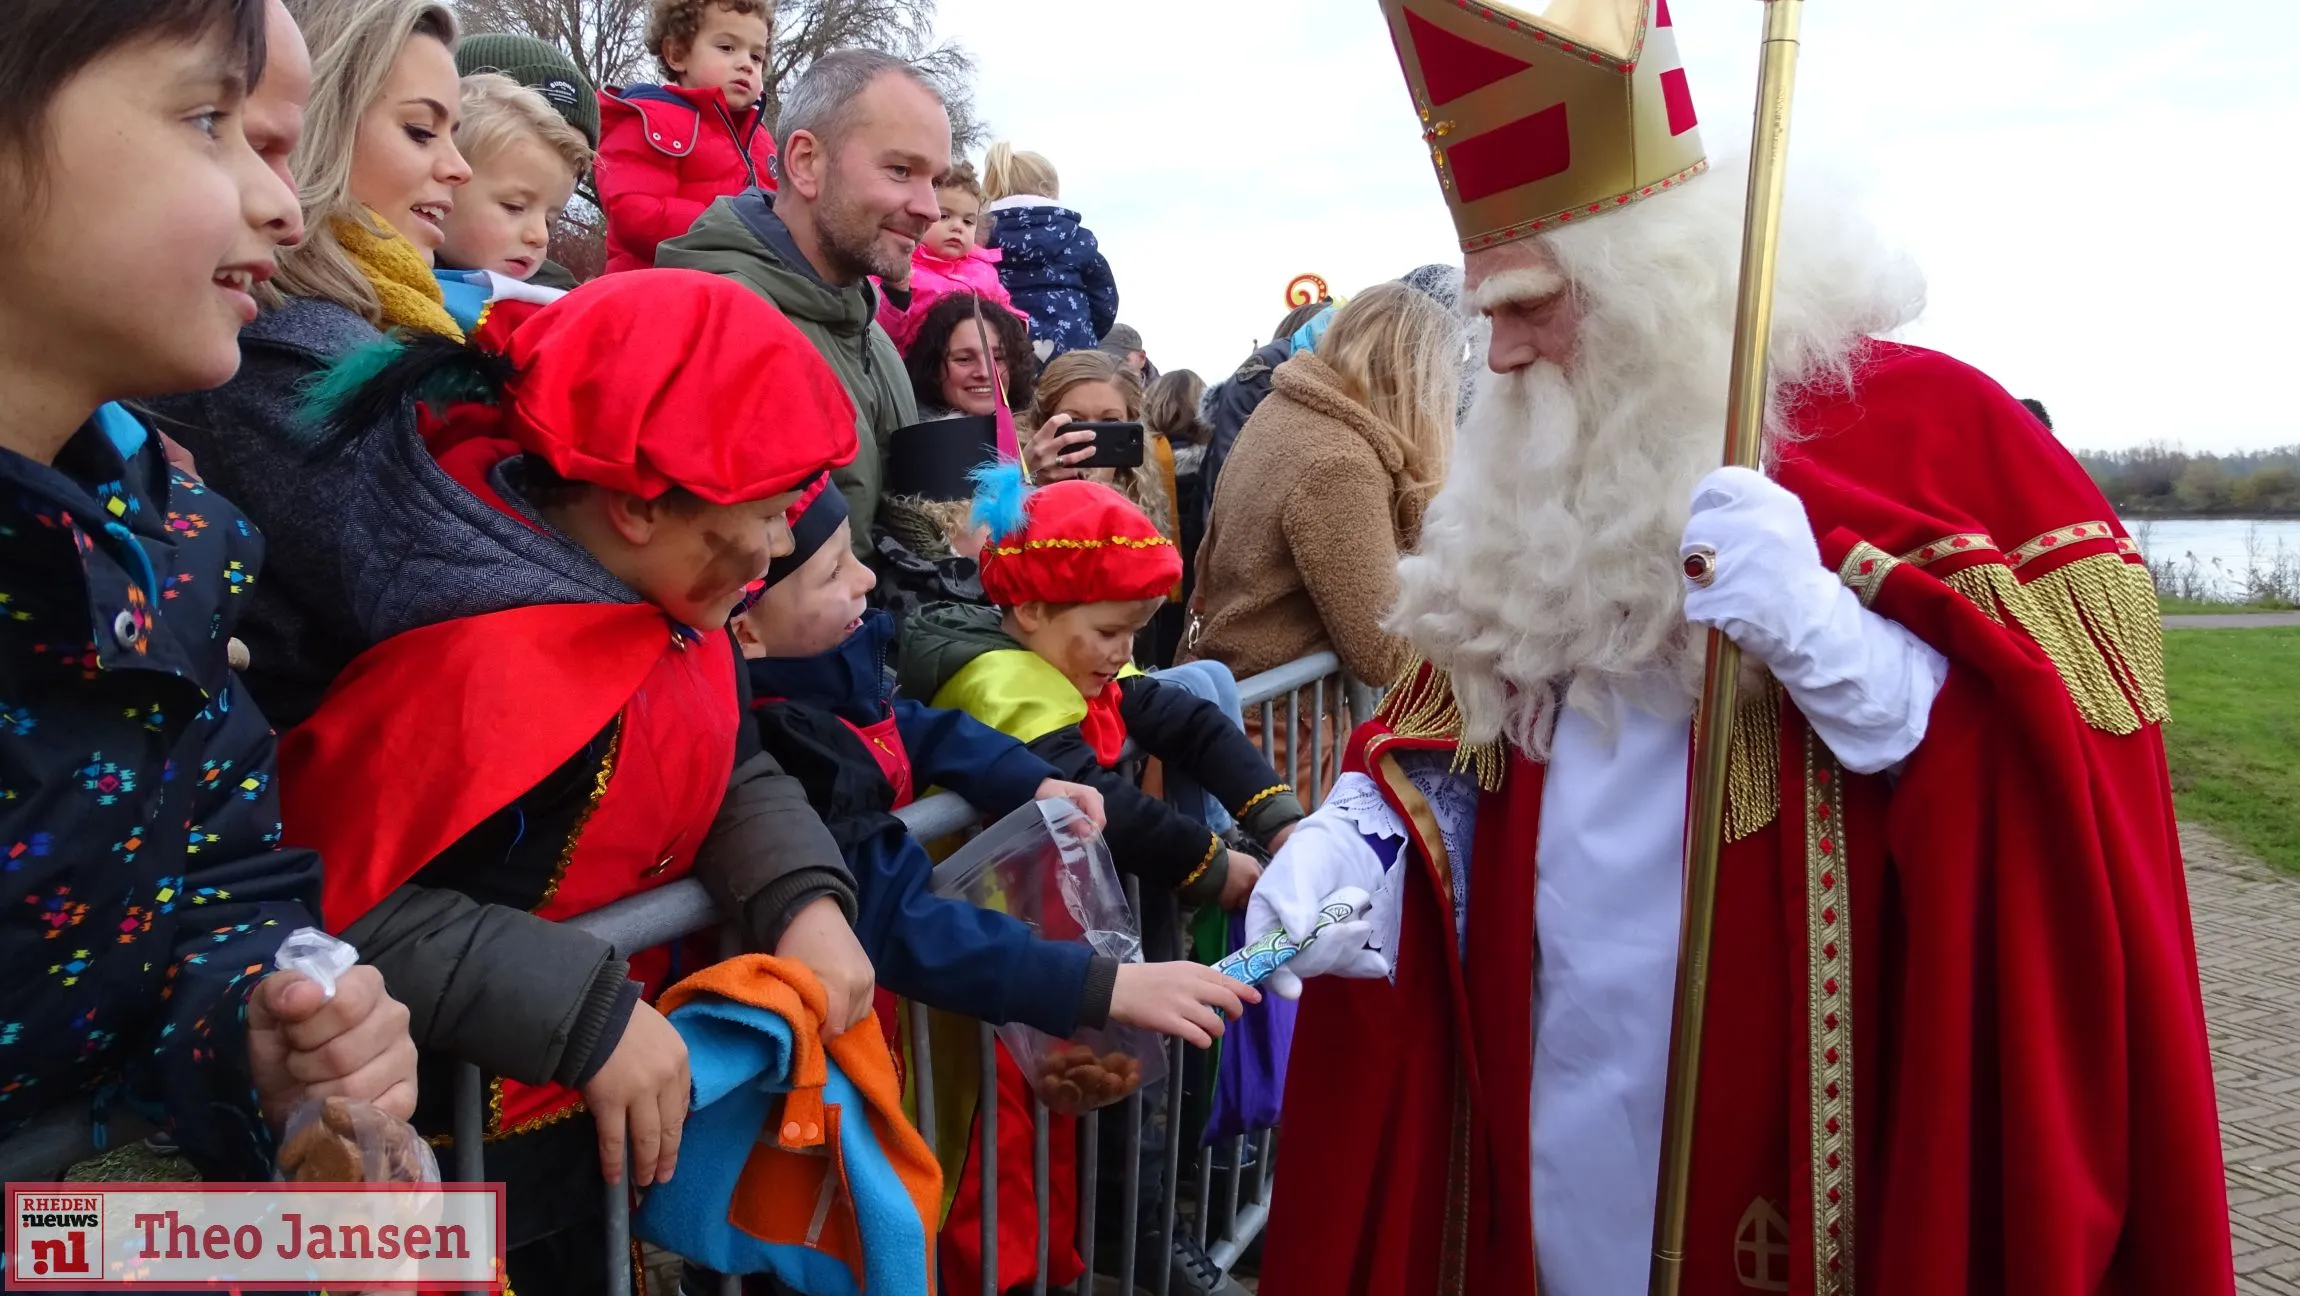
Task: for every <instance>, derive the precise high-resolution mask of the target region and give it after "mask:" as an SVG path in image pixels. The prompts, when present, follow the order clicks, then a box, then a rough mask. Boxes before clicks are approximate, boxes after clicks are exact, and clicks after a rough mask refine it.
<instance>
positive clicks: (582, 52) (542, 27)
mask: <svg viewBox="0 0 2300 1296" xmlns="http://www.w3.org/2000/svg"><path fill="white" fill-rule="evenodd" d="M653 7H654V6H653V4H652V3H651V2H650V0H456V5H455V8H456V12H457V16H458V17H459V18H461V19H462V21H463V30H465V31H467V32H518V33H521V34H523V35H527V36H539V37H541V38H542V39H544V40H547V41H550V42H551V43H552V44H554V45H557V46H558V47H559V48H561V49H563V50H566V51H567V52H568V53H569V54H572V55H573V56H574V58H575V66H577V67H579V68H581V69H583V75H584V76H586V77H589V78H590V79H591V84H592V85H594V86H610V85H622V84H623V83H624V82H626V81H630V80H632V79H633V78H635V77H639V76H644V75H646V74H647V73H648V72H649V71H650V70H651V69H652V68H653V67H654V59H653V58H651V57H650V56H649V55H648V53H647V49H646V44H645V42H646V39H647V14H648V12H649V10H651V9H652V8H653Z"/></svg>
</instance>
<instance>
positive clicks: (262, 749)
mask: <svg viewBox="0 0 2300 1296" xmlns="http://www.w3.org/2000/svg"><path fill="white" fill-rule="evenodd" d="M147 442H149V444H147ZM262 550H263V542H262V539H261V537H259V536H258V535H257V534H256V531H255V528H253V527H251V526H250V525H248V523H247V521H246V520H245V519H244V518H242V517H241V516H240V513H239V510H237V509H235V508H233V507H232V505H231V504H230V503H229V502H228V501H226V500H225V499H223V497H221V496H219V495H215V494H213V493H211V492H209V491H208V490H206V489H205V488H203V487H202V486H201V485H200V484H199V483H197V482H196V481H194V480H192V479H191V478H190V477H188V476H186V475H185V474H183V473H182V472H180V471H177V470H175V469H174V468H172V467H170V466H169V464H168V463H167V462H166V461H165V460H164V458H163V457H162V456H161V454H160V453H159V445H158V443H157V439H156V438H148V437H147V435H146V433H145V430H144V428H143V426H142V425H141V424H139V423H138V422H137V421H136V420H135V419H134V417H133V416H131V415H129V414H128V413H127V412H126V411H124V410H122V409H120V408H118V407H116V406H106V407H105V408H104V409H103V410H101V411H99V412H98V414H97V417H96V418H95V419H93V420H91V421H90V422H89V424H88V425H87V426H86V427H84V428H82V429H81V430H80V432H79V433H78V434H77V435H75V436H74V437H73V439H72V440H71V441H70V442H68V443H67V444H66V445H65V446H64V448H63V450H62V451H61V453H59V454H58V456H57V458H56V462H55V464H54V465H53V466H48V465H42V464H38V463H34V462H32V461H31V460H28V459H25V458H23V457H21V456H18V455H16V454H13V453H11V452H9V451H6V450H0V1137H4V1136H5V1135H7V1134H8V1133H10V1132H12V1131H13V1130H15V1129H17V1128H18V1127H20V1126H21V1125H22V1124H23V1123H24V1122H25V1121H26V1120H27V1119H29V1118H30V1117H32V1116H35V1115H38V1114H41V1113H44V1112H48V1111H51V1110H54V1109H57V1108H62V1107H66V1106H67V1105H71V1104H81V1105H87V1106H88V1108H89V1110H90V1113H91V1116H92V1118H93V1120H94V1121H95V1122H96V1124H97V1125H98V1126H99V1127H100V1126H101V1125H102V1123H103V1120H104V1116H105V1112H106V1111H107V1109H108V1108H109V1106H110V1104H112V1103H114V1102H116V1101H117V1102H126V1103H131V1104H133V1105H134V1106H135V1107H136V1108H137V1109H138V1110H140V1111H142V1112H144V1113H145V1114H147V1115H150V1116H153V1117H154V1118H156V1119H158V1120H159V1121H160V1122H161V1125H162V1128H163V1130H165V1131H167V1132H168V1133H169V1134H170V1135H171V1136H172V1137H173V1138H174V1139H175V1140H176V1141H177V1142H178V1144H179V1145H180V1146H181V1147H182V1148H183V1150H184V1152H185V1154H186V1155H187V1156H188V1157H190V1158H191V1160H192V1161H193V1163H194V1164H195V1165H196V1166H198V1167H199V1169H200V1171H201V1173H202V1174H204V1175H206V1176H208V1177H209V1178H212V1179H214V1178H229V1179H268V1178H269V1177H270V1175H271V1169H270V1161H271V1148H272V1138H271V1134H270V1132H269V1130H268V1129H267V1128H266V1127H265V1125H264V1123H263V1121H262V1120H261V1118H260V1117H259V1115H258V1113H257V1108H256V1099H255V1092H254V1088H253V1085H252V1084H251V1082H250V1080H249V1077H248V1072H247V1060H246V1054H247V1048H246V1016H247V995H248V992H249V991H250V990H251V989H252V988H253V987H254V985H255V983H256V981H257V980H259V979H260V978H261V976H262V974H263V972H264V971H265V970H266V969H267V968H268V967H269V966H270V964H271V959H272V955H273V952H274V950H275V949H276V948H277V946H278V944H279V942H280V940H281V939H282V938H284V937H285V936H286V935H287V934H288V933H289V932H291V931H293V930H295V929H296V928H297V927H300V926H305V925H317V920H316V918H315V917H314V915H316V914H317V912H318V908H319V860H318V857H317V856H315V855H313V854H312V853H311V852H308V851H283V850H281V849H279V848H278V845H277V842H278V834H279V809H278V806H279V798H278V794H277V790H276V789H275V788H274V787H273V786H272V753H273V738H272V733H271V729H270V727H269V726H268V725H267V724H266V723H265V721H264V718H263V716H262V715H261V714H260V713H259V712H257V710H256V709H255V707H254V706H253V704H251V703H249V702H248V701H247V700H246V698H245V696H244V695H243V694H242V693H241V691H240V688H239V684H238V680H237V678H236V676H234V674H233V673H232V669H231V666H230V664H229V659H228V644H229V643H230V637H231V634H232V630H233V626H234V624H235V623H236V622H237V620H238V618H239V616H240V613H241V611H242V609H243V608H245V607H246V605H247V601H248V600H247V598H246V595H247V592H248V590H249V588H250V587H251V585H252V584H253V582H254V580H255V577H256V569H257V567H258V565H259V563H260V561H261V555H262Z"/></svg>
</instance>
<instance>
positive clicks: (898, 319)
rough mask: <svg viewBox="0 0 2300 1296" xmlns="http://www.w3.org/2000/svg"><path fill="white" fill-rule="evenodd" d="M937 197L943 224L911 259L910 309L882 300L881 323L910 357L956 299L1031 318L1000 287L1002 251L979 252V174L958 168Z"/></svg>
mask: <svg viewBox="0 0 2300 1296" xmlns="http://www.w3.org/2000/svg"><path fill="white" fill-rule="evenodd" d="M934 196H935V200H936V201H937V202H939V203H940V204H941V205H942V219H941V220H938V221H936V222H935V223H934V224H932V225H929V226H927V228H926V235H925V237H923V238H921V239H919V241H918V247H917V248H915V249H913V250H912V252H911V254H910V308H909V309H908V310H902V309H898V308H897V307H896V306H895V304H894V303H893V302H891V301H889V300H887V297H886V294H885V293H884V292H881V293H880V294H879V303H878V322H879V324H880V325H881V326H882V327H884V328H885V329H886V331H887V336H889V337H891V338H893V339H894V344H895V346H896V348H897V349H899V350H901V351H902V352H903V353H904V354H906V355H907V354H908V353H909V352H910V344H911V340H912V339H913V338H915V337H917V336H918V325H919V321H920V320H922V319H925V318H926V313H927V311H928V310H930V309H932V308H933V306H934V304H935V303H936V302H938V301H940V300H942V299H943V298H945V297H948V296H949V295H951V294H952V293H959V292H971V293H976V294H978V295H980V296H982V297H983V298H985V299H987V300H990V301H994V302H997V303H998V304H999V305H1001V306H1004V307H1005V308H1006V309H1008V310H1010V311H1014V313H1015V314H1016V315H1018V316H1022V318H1024V319H1028V318H1029V316H1027V315H1022V312H1021V311H1018V310H1014V300H1013V299H1012V298H1010V297H1008V296H1007V295H1006V287H1005V285H1003V284H1001V283H999V281H998V257H999V252H998V249H997V248H986V247H977V246H975V238H974V232H975V227H976V226H977V225H979V224H980V223H981V221H982V184H981V182H980V181H978V180H976V179H975V176H974V168H973V167H972V166H971V165H969V164H967V163H965V162H956V163H953V164H952V165H951V168H950V174H949V175H947V176H944V177H943V178H942V181H941V183H939V184H937V185H936V186H935V187H934Z"/></svg>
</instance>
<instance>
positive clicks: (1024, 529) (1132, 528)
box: [974, 463, 1182, 607]
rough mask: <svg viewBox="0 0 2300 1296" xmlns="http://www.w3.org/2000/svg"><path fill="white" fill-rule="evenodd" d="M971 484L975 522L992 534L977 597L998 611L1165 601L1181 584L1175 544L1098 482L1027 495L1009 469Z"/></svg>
mask: <svg viewBox="0 0 2300 1296" xmlns="http://www.w3.org/2000/svg"><path fill="white" fill-rule="evenodd" d="M976 480H977V481H978V482H980V483H981V484H982V488H981V489H980V490H979V491H978V492H977V493H976V495H975V512H974V519H975V521H976V522H978V523H980V524H982V525H984V526H987V527H989V528H990V530H991V538H990V541H989V543H987V544H985V545H983V547H982V554H981V557H980V562H981V564H982V592H983V593H984V594H985V595H987V596H989V598H990V601H991V602H992V603H995V604H997V605H998V606H999V607H1019V606H1021V605H1022V604H1024V603H1126V602H1132V601H1134V600H1136V599H1151V598H1164V597H1166V593H1167V591H1169V590H1171V589H1173V588H1174V582H1176V581H1178V580H1180V579H1182V555H1181V553H1180V552H1179V551H1178V550H1176V549H1175V548H1174V542H1173V541H1172V540H1169V539H1167V538H1166V537H1165V536H1163V535H1160V534H1159V532H1158V528H1157V527H1156V526H1155V525H1153V524H1152V523H1151V521H1150V519H1149V517H1148V516H1147V515H1146V514H1144V513H1143V512H1142V510H1141V509H1138V508H1136V507H1135V506H1134V503H1133V501H1131V500H1129V499H1127V498H1126V497H1125V496H1124V495H1121V494H1119V493H1118V492H1117V491H1115V490H1112V489H1111V488H1110V487H1108V486H1105V485H1103V484H1102V483H1100V482H1091V481H1075V480H1074V481H1061V482H1056V483H1054V484H1053V485H1051V486H1042V487H1039V488H1037V489H1030V488H1028V487H1026V486H1024V485H1023V484H1022V482H1021V470H1020V468H1019V466H1017V465H1015V464H1012V463H1007V464H1001V465H998V466H997V467H995V468H991V469H988V470H978V471H977V473H976Z"/></svg>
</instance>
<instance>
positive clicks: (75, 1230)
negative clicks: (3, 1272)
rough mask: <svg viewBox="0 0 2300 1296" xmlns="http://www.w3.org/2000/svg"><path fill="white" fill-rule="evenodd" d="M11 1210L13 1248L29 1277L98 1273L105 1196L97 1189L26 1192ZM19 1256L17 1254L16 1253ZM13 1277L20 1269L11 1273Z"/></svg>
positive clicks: (19, 1265) (17, 1266) (13, 1267)
mask: <svg viewBox="0 0 2300 1296" xmlns="http://www.w3.org/2000/svg"><path fill="white" fill-rule="evenodd" d="M11 1196H14V1201H13V1203H12V1208H11V1209H10V1210H9V1212H8V1221H9V1225H10V1232H11V1233H13V1234H14V1236H13V1237H11V1238H10V1239H9V1241H10V1243H12V1245H11V1246H10V1247H9V1250H10V1252H12V1253H14V1255H21V1256H23V1257H25V1259H26V1260H27V1261H28V1263H14V1264H11V1265H10V1266H9V1268H10V1269H11V1270H12V1271H16V1272H21V1273H22V1274H23V1275H24V1276H25V1277H29V1278H50V1279H61V1278H71V1277H79V1278H94V1277H95V1276H96V1267H97V1265H98V1264H100V1263H101V1262H102V1260H103V1258H104V1201H103V1198H102V1197H101V1196H100V1195H97V1194H95V1193H55V1194H50V1193H26V1194H23V1195H21V1196H16V1195H14V1194H11ZM11 1258H12V1259H13V1256H12V1257H11ZM10 1276H11V1277H14V1276H15V1273H14V1272H12V1273H11V1274H10Z"/></svg>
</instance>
